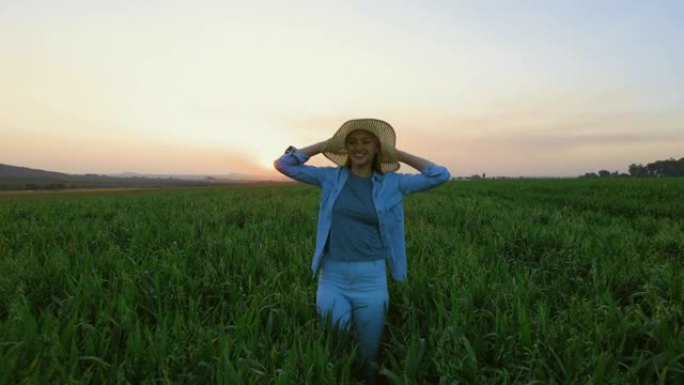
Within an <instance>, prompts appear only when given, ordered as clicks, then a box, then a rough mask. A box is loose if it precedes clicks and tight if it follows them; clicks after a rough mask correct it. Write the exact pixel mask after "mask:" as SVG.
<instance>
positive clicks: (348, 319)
mask: <svg viewBox="0 0 684 385" xmlns="http://www.w3.org/2000/svg"><path fill="white" fill-rule="evenodd" d="M388 301H389V291H388V290H387V272H386V267H385V261H384V260H375V261H361V262H359V261H354V262H346V261H330V260H326V259H324V260H323V263H322V266H321V271H320V275H319V280H318V292H317V293H316V309H317V311H318V314H319V315H320V317H321V318H322V320H327V318H328V317H330V318H331V320H332V322H333V323H334V324H335V325H337V327H338V328H343V329H344V328H349V327H353V328H354V331H355V332H356V335H357V338H358V341H357V344H358V346H359V348H360V349H359V350H360V353H361V359H362V360H363V363H364V366H367V365H369V364H371V365H372V364H377V361H378V353H379V351H380V341H381V340H382V333H383V330H384V327H385V313H386V311H387V304H388Z"/></svg>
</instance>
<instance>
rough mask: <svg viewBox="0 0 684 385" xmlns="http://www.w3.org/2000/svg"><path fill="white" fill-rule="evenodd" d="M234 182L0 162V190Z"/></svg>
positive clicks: (194, 184)
mask: <svg viewBox="0 0 684 385" xmlns="http://www.w3.org/2000/svg"><path fill="white" fill-rule="evenodd" d="M231 183H235V182H234V181H229V180H223V179H215V178H204V179H197V180H188V179H180V178H174V177H164V178H161V177H152V178H150V177H146V176H141V175H138V174H136V176H126V177H123V176H122V177H118V176H109V175H97V174H85V175H74V174H66V173H62V172H55V171H46V170H39V169H33V168H28V167H20V166H12V165H7V164H0V190H38V189H43V190H44V189H49V190H59V189H72V188H116V187H181V186H206V185H219V184H231Z"/></svg>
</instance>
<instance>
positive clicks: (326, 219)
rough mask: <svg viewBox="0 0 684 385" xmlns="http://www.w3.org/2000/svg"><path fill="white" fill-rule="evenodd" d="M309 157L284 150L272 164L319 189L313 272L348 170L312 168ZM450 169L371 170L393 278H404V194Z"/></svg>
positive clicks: (439, 179) (439, 178)
mask: <svg viewBox="0 0 684 385" xmlns="http://www.w3.org/2000/svg"><path fill="white" fill-rule="evenodd" d="M308 160H309V156H308V155H306V154H304V153H302V152H297V151H295V152H292V153H286V154H284V155H282V156H281V157H280V158H278V159H277V160H276V161H275V163H274V166H275V168H276V169H277V170H278V171H280V172H281V173H283V174H285V175H287V176H288V177H290V178H292V179H295V180H298V181H300V182H304V183H308V184H312V185H315V186H318V187H321V188H322V190H323V191H322V195H321V202H320V206H319V212H318V230H317V232H316V250H315V252H314V255H313V261H312V263H311V270H312V272H313V273H314V274H316V272H317V271H318V268H319V265H320V262H321V257H322V255H323V248H324V247H325V243H326V242H327V240H328V234H329V233H330V224H331V222H332V211H333V205H334V204H335V200H336V199H337V197H338V196H339V194H340V192H341V191H342V187H344V184H345V182H346V181H347V177H348V176H349V169H348V168H346V167H315V166H307V165H305V163H306V162H307V161H308ZM450 177H451V175H450V174H449V171H448V170H447V169H446V168H445V167H442V166H429V167H425V168H424V169H423V170H422V171H421V173H420V174H402V173H396V172H389V173H386V174H384V175H383V174H380V173H377V172H374V173H373V175H372V177H371V178H372V182H373V203H374V204H375V210H376V211H377V214H378V225H379V227H380V238H381V239H382V242H383V243H384V245H385V246H387V249H388V250H389V255H388V256H387V258H388V260H389V264H390V269H391V271H392V277H393V278H394V279H395V280H396V281H400V282H402V281H404V280H405V279H406V274H407V263H406V243H405V240H404V205H403V203H402V199H403V198H404V196H406V195H409V194H412V193H416V192H419V191H424V190H427V189H429V188H432V187H435V186H438V185H440V184H442V183H444V182H446V181H448V180H449V179H450Z"/></svg>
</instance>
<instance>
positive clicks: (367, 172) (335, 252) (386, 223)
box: [275, 119, 450, 382]
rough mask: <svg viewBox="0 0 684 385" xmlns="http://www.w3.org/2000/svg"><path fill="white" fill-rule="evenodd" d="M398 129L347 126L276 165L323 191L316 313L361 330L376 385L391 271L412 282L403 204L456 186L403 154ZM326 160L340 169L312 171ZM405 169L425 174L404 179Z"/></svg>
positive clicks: (365, 123)
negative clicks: (314, 160)
mask: <svg viewBox="0 0 684 385" xmlns="http://www.w3.org/2000/svg"><path fill="white" fill-rule="evenodd" d="M395 143H396V138H395V134H394V129H393V128H392V126H390V125H389V124H388V123H386V122H384V121H382V120H377V119H355V120H350V121H348V122H346V123H344V124H343V125H342V126H341V127H340V128H339V129H338V130H337V132H336V133H335V135H333V136H332V138H330V139H328V140H326V141H322V142H319V143H316V144H313V145H310V146H307V147H303V148H299V149H297V148H295V147H293V146H290V147H289V148H288V149H287V150H286V151H285V154H284V155H283V156H281V157H280V158H279V159H278V160H276V161H275V168H276V169H277V170H278V171H280V172H281V173H283V174H285V175H287V176H288V177H290V178H292V179H295V180H298V181H301V182H304V183H309V184H313V185H316V186H319V187H321V188H322V195H321V202H320V207H319V213H318V230H317V235H316V249H315V252H314V256H313V262H312V264H311V269H312V271H313V273H314V274H316V273H317V272H319V270H320V274H319V281H318V291H317V293H316V308H317V311H318V314H319V315H320V316H321V317H322V319H324V320H325V319H328V318H330V319H331V320H332V322H333V323H334V324H335V325H337V326H338V327H340V328H346V327H351V326H353V327H354V329H355V332H356V335H357V336H358V344H359V348H360V353H361V358H362V360H363V363H364V368H365V369H364V371H365V373H366V375H367V378H368V380H369V382H374V380H373V379H374V378H375V371H376V370H377V360H378V353H379V349H380V341H381V339H382V333H383V329H384V324H385V312H386V307H387V303H388V300H389V293H388V290H387V274H386V271H385V266H386V263H385V261H388V262H389V265H390V268H391V271H392V276H393V277H394V279H395V280H397V281H400V282H401V281H404V280H405V279H406V274H407V267H406V247H405V243H404V209H403V204H402V198H403V197H404V196H406V195H408V194H411V193H414V192H419V191H423V190H426V189H429V188H431V187H435V186H437V185H440V184H442V183H444V182H446V181H448V180H449V178H450V175H449V171H447V169H446V168H444V167H441V166H438V165H435V164H434V163H432V162H431V161H429V160H426V159H423V158H420V157H417V156H415V155H412V154H409V153H407V152H404V151H401V150H398V149H397V148H395ZM319 153H323V154H324V155H325V156H326V157H327V158H328V159H330V160H332V161H333V162H334V163H336V164H337V165H338V166H339V167H313V166H307V165H305V163H306V162H307V161H308V160H309V158H310V157H312V156H314V155H316V154H319ZM399 162H402V163H405V164H407V165H409V166H411V167H413V168H415V169H416V170H418V171H420V174H400V173H396V172H394V171H396V170H397V169H399Z"/></svg>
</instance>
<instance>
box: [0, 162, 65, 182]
mask: <svg viewBox="0 0 684 385" xmlns="http://www.w3.org/2000/svg"><path fill="white" fill-rule="evenodd" d="M69 176H70V175H69V174H64V173H61V172H54V171H45V170H38V169H35V168H28V167H18V166H10V165H8V164H2V163H0V181H4V180H8V179H37V180H45V179H60V178H68V177H69Z"/></svg>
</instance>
